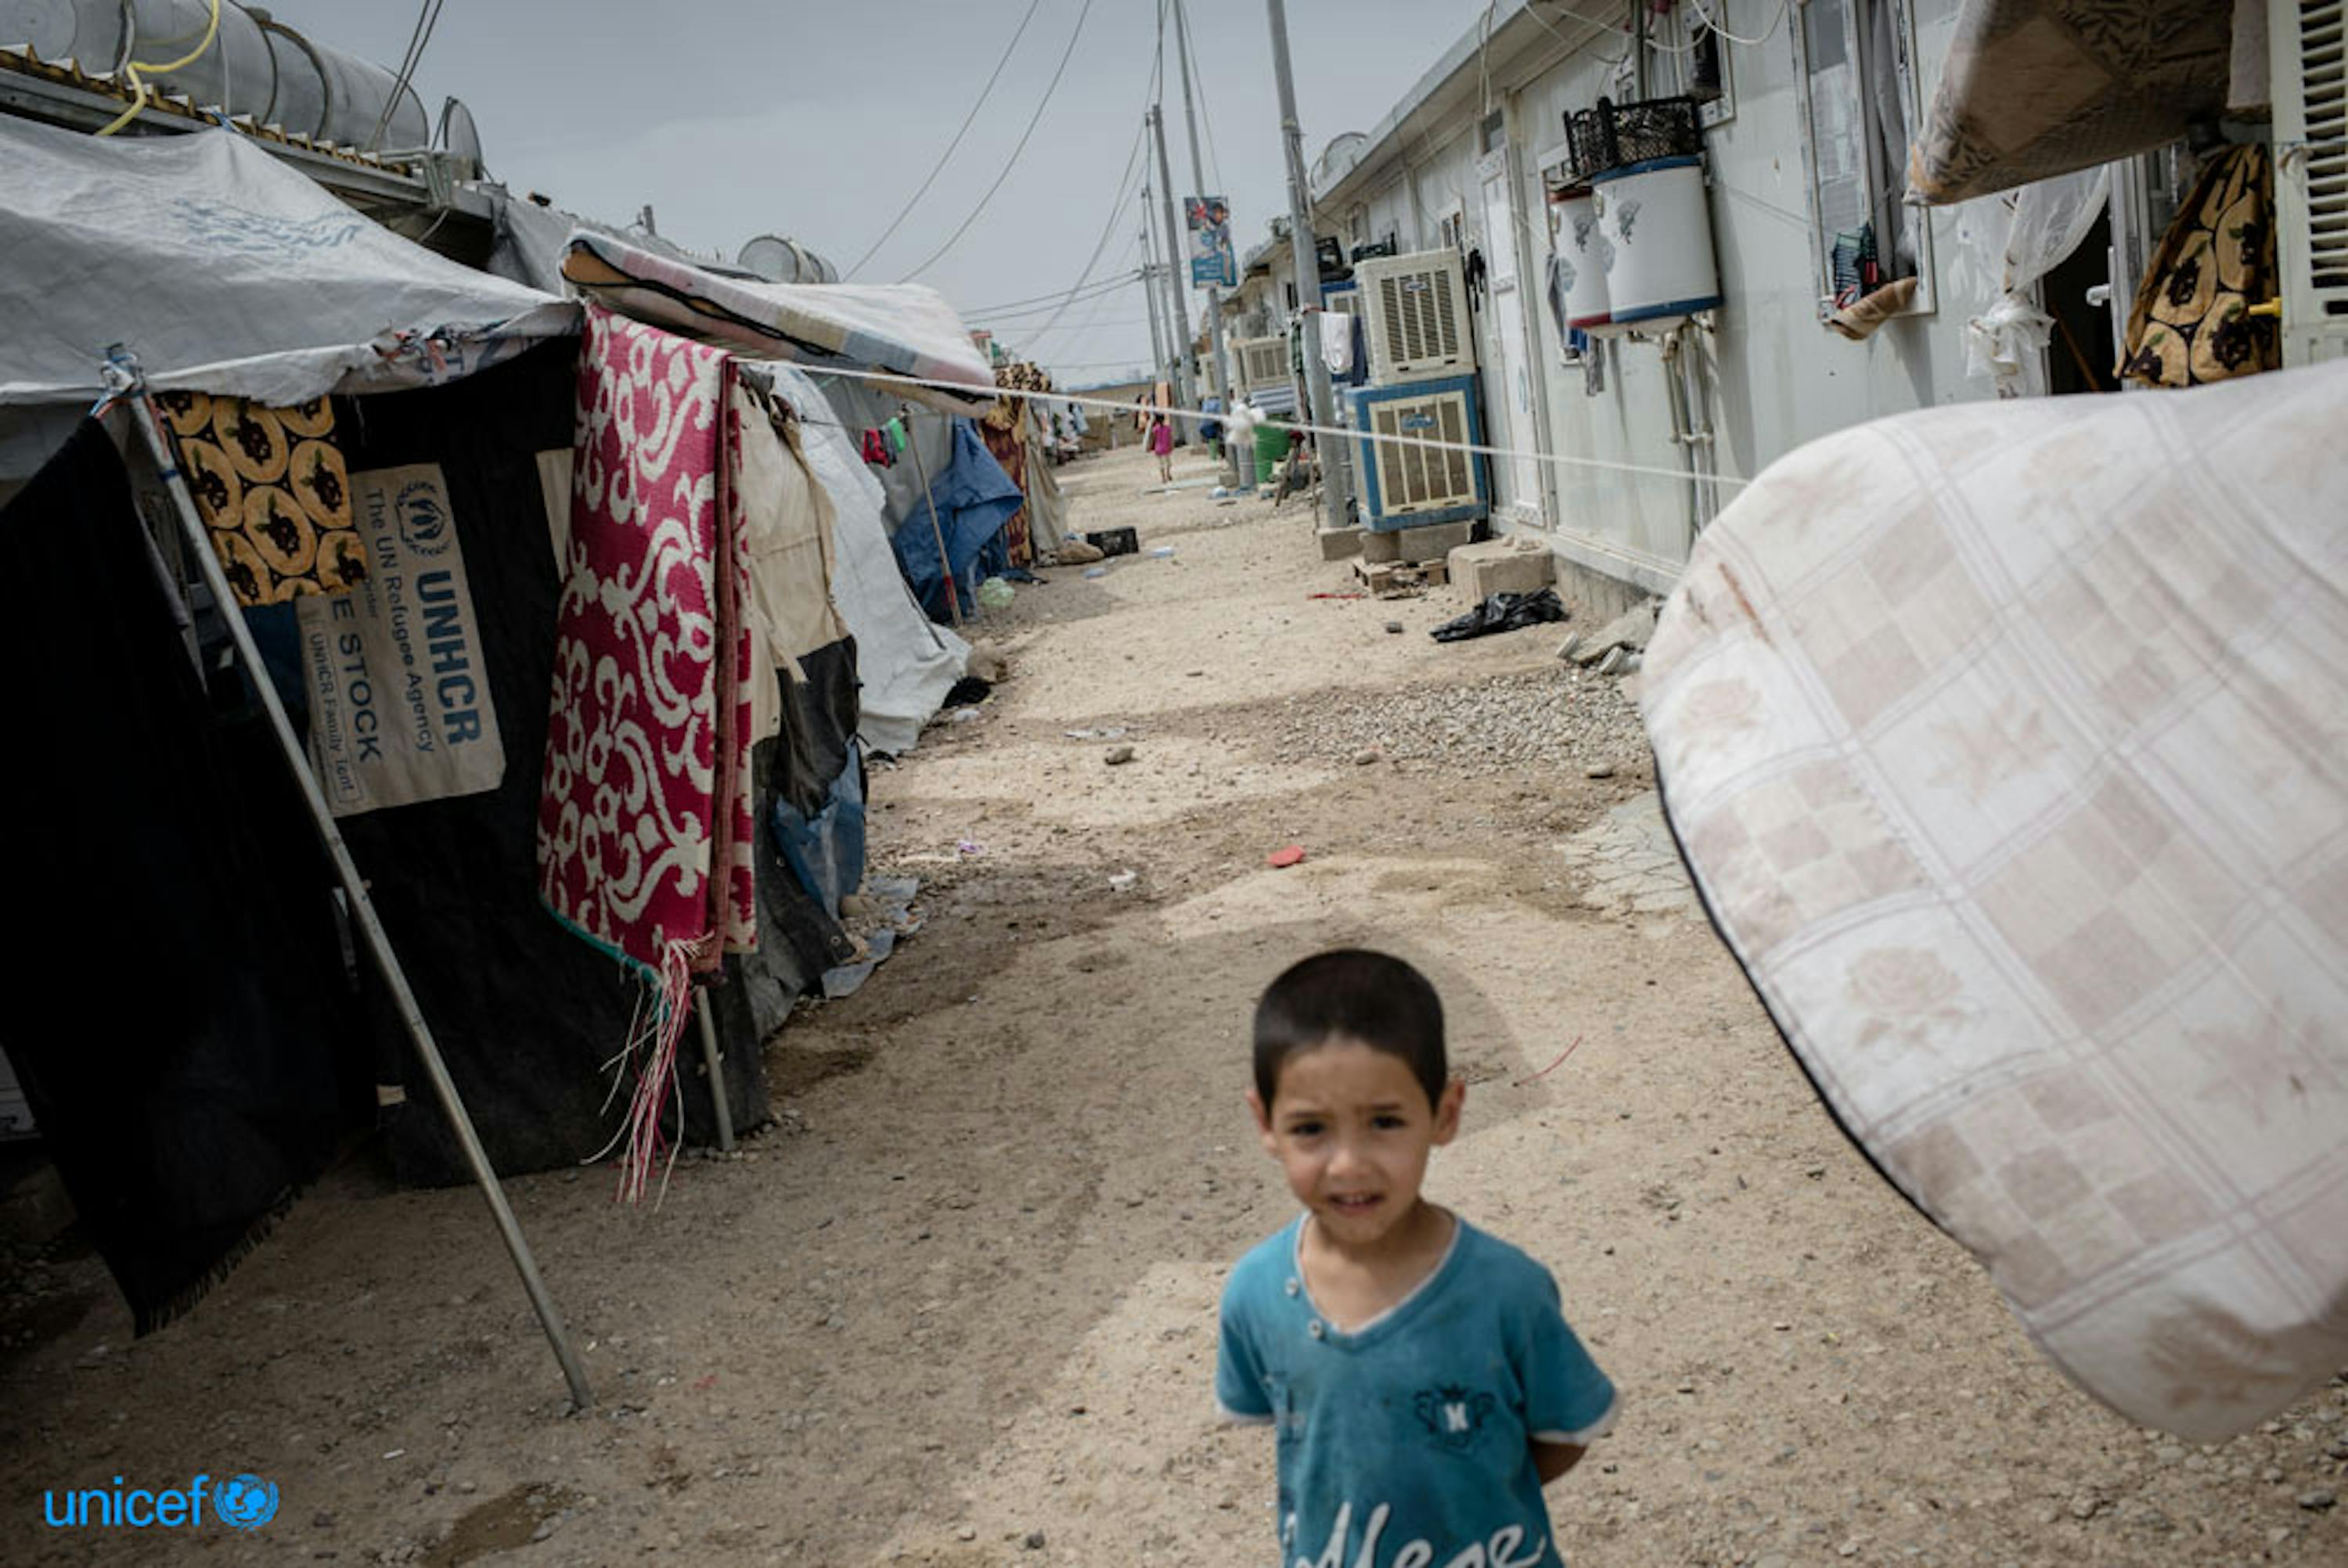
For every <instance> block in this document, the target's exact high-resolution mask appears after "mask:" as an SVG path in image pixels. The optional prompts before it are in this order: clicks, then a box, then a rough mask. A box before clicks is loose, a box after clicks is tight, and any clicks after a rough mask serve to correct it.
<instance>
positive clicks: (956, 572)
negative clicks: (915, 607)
mask: <svg viewBox="0 0 2348 1568" xmlns="http://www.w3.org/2000/svg"><path fill="white" fill-rule="evenodd" d="M975 423H976V422H975V421H973V420H968V419H957V420H955V421H954V422H953V448H952V456H950V457H949V459H948V461H947V463H946V466H945V471H944V472H943V473H942V474H936V475H932V477H931V480H930V497H929V500H928V501H927V502H923V503H921V504H919V505H917V506H916V507H915V509H914V510H913V511H912V513H911V515H910V516H909V517H908V518H907V520H906V522H905V525H904V526H903V527H901V528H899V529H898V530H897V533H896V537H895V538H894V539H893V540H892V541H891V542H892V543H893V544H894V545H895V547H896V551H897V560H898V564H899V565H900V566H901V567H902V568H903V569H904V573H905V579H906V580H907V581H908V582H910V583H911V584H912V587H913V596H914V598H916V599H917V600H920V601H921V604H922V609H924V610H927V611H929V613H930V616H931V618H932V620H943V619H945V617H946V614H947V612H948V604H947V597H946V584H947V580H948V579H952V580H953V582H954V583H955V584H957V585H959V588H958V591H959V595H960V598H959V602H960V603H961V604H963V605H964V606H969V605H971V604H973V603H975V602H976V601H977V600H976V595H977V592H978V576H977V573H976V572H975V570H974V568H975V567H976V565H977V563H978V559H979V556H980V554H981V552H983V550H984V549H985V548H986V546H987V545H988V543H989V542H990V541H992V540H993V539H994V538H995V536H997V535H998V534H1000V533H1001V532H1002V531H1003V528H1004V523H1005V522H1007V521H1008V520H1009V519H1010V518H1011V516H1012V515H1013V514H1014V513H1015V512H1017V511H1019V510H1020V509H1021V508H1022V507H1025V505H1026V497H1025V496H1024V495H1022V494H1021V493H1020V490H1019V487H1018V486H1016V485H1014V484H1013V483H1012V482H1011V479H1010V477H1009V476H1007V475H1006V474H1004V471H1003V465H1002V464H1000V463H998V462H996V461H995V459H994V455H993V454H992V453H990V452H989V451H988V450H987V447H986V445H985V444H984V443H983V442H982V441H981V440H980V439H979V437H978V432H977V429H976V427H975ZM932 504H934V505H935V507H936V523H935V527H934V528H932V524H931V512H930V506H931V505H932ZM941 535H942V536H943V538H944V543H945V553H946V556H947V558H948V559H947V560H946V561H943V562H942V561H940V560H939V559H938V540H939V537H940V536H941Z"/></svg>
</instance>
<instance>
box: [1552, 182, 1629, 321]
mask: <svg viewBox="0 0 2348 1568" xmlns="http://www.w3.org/2000/svg"><path fill="white" fill-rule="evenodd" d="M1550 204H1551V205H1552V206H1554V207H1555V208H1556V209H1557V237H1556V240H1555V241H1554V244H1555V246H1556V250H1557V261H1558V266H1559V268H1560V271H1561V272H1562V273H1563V275H1564V282H1565V324H1566V325H1567V326H1570V327H1580V328H1581V330H1582V331H1583V332H1598V331H1601V330H1603V329H1604V328H1605V327H1606V326H1607V325H1608V324H1609V323H1612V321H1613V320H1614V306H1613V302H1612V300H1611V299H1610V298H1609V297H1608V293H1607V287H1606V269H1607V266H1608V264H1609V263H1610V262H1611V261H1612V259H1613V254H1614V244H1613V241H1611V240H1609V239H1607V238H1606V236H1605V234H1604V233H1603V232H1602V231H1601V226H1600V224H1599V221H1598V206H1597V203H1596V202H1595V200H1592V198H1591V191H1590V188H1589V187H1588V186H1586V185H1581V186H1575V187H1572V188H1571V189H1570V190H1563V191H1560V192H1559V193H1558V194H1557V195H1556V196H1554V197H1551V198H1550Z"/></svg>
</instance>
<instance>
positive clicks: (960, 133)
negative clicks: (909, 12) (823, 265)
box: [839, 0, 1044, 282]
mask: <svg viewBox="0 0 2348 1568" xmlns="http://www.w3.org/2000/svg"><path fill="white" fill-rule="evenodd" d="M1043 4H1044V0H1027V14H1026V15H1025V16H1022V17H1020V18H1019V26H1018V27H1017V29H1016V30H1014V32H1013V33H1012V35H1011V42H1009V43H1008V44H1005V45H1004V46H1003V57H1002V58H1000V59H998V60H996V61H995V62H994V75H992V76H990V77H987V78H986V86H984V87H981V88H979V90H978V101H977V102H976V103H974V104H973V105H971V106H970V112H969V113H968V114H966V115H964V116H963V117H962V128H961V129H959V130H957V131H955V132H954V133H953V140H952V141H950V142H948V143H946V149H945V150H944V151H943V152H942V153H940V154H938V160H937V162H936V163H934V164H932V166H931V168H930V172H929V177H928V178H927V179H923V180H922V185H921V189H920V190H916V191H914V192H913V194H912V195H911V196H910V197H908V198H906V200H905V205H904V206H903V207H902V208H901V209H900V210H899V211H898V213H897V216H895V217H894V218H891V220H889V227H887V228H886V229H883V230H881V231H880V238H879V239H878V240H875V241H872V244H871V246H870V249H868V250H867V251H865V252H864V254H862V255H861V256H859V257H858V258H857V259H856V262H855V265H853V266H851V267H850V268H849V269H848V271H846V272H842V273H841V274H840V275H839V277H840V282H849V281H850V280H851V279H853V278H854V277H855V276H856V274H857V273H858V272H861V271H862V270H863V268H864V263H865V262H867V261H870V260H872V257H873V254H874V253H875V252H876V251H879V250H880V247H881V246H883V245H885V244H887V243H888V242H889V236H890V235H891V234H894V233H895V232H896V231H897V226H898V225H899V224H901V223H902V222H904V220H905V219H906V216H907V215H908V214H909V213H911V211H912V210H913V209H914V208H915V207H916V206H918V205H919V204H920V202H921V200H922V196H923V194H924V193H926V192H927V191H928V190H929V189H930V187H931V186H932V184H934V183H935V182H936V180H937V178H938V176H939V175H940V174H941V173H942V172H944V169H945V167H946V160H947V159H950V158H952V157H953V155H954V149H956V148H958V147H960V146H961V145H962V138H963V137H965V136H967V135H969V134H970V128H971V126H972V125H973V123H975V122H976V120H977V119H978V111H979V110H980V109H983V108H985V107H986V99H987V95H989V94H990V93H992V92H994V84H995V83H996V82H998V81H1000V80H1001V79H1002V77H1003V67H1005V66H1007V65H1009V64H1010V63H1011V52H1012V51H1013V50H1014V49H1016V48H1017V47H1018V46H1019V40H1020V39H1021V37H1023V36H1025V34H1026V32H1027V24H1028V23H1030V22H1032V21H1034V20H1035V12H1036V10H1037V9H1038V8H1039V7H1040V6H1042V5H1043Z"/></svg>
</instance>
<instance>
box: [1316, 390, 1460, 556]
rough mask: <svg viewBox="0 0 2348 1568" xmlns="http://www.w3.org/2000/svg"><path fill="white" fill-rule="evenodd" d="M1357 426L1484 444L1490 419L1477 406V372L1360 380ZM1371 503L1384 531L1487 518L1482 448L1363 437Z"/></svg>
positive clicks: (1374, 520)
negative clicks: (1395, 382) (1394, 381)
mask: <svg viewBox="0 0 2348 1568" xmlns="http://www.w3.org/2000/svg"><path fill="white" fill-rule="evenodd" d="M1351 400H1352V406H1353V410H1354V428H1355V429H1356V430H1363V431H1366V432H1368V433H1369V434H1370V435H1372V436H1401V437H1406V438H1411V439H1415V440H1422V441H1443V442H1450V443H1454V444H1456V445H1457V446H1482V445H1483V443H1484V424H1483V420H1482V419H1481V417H1479V415H1478V411H1477V407H1476V377H1474V376H1473V375H1447V376H1440V377H1437V378H1435V379H1433V380H1428V381H1410V382H1405V383H1403V384H1401V385H1399V386H1364V387H1357V388H1355V389H1354V392H1353V393H1352V394H1351ZM1356 451H1357V452H1358V454H1359V456H1360V461H1361V471H1362V477H1363V485H1362V490H1363V497H1364V507H1365V512H1366V514H1367V516H1368V518H1369V525H1370V527H1371V528H1373V529H1374V530H1375V531H1378V532H1381V533H1384V532H1391V531H1393V530H1395V529H1398V528H1426V527H1429V526H1431V525H1433V524H1436V523H1456V522H1459V521H1462V520H1464V519H1468V518H1481V517H1485V516H1487V515H1488V514H1489V513H1490V511H1491V509H1492V494H1491V487H1490V486H1489V484H1488V481H1487V479H1486V477H1485V474H1484V458H1483V456H1482V454H1480V453H1476V452H1465V451H1459V450H1457V449H1456V447H1455V449H1444V448H1436V447H1427V446H1406V445H1403V444H1402V443H1400V442H1396V441H1364V442H1361V443H1359V445H1358V446H1357V447H1356Z"/></svg>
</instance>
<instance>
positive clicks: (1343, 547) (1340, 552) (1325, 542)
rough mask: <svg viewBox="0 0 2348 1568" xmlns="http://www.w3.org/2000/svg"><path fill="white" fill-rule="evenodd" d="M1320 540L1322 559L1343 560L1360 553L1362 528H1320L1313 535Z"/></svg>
mask: <svg viewBox="0 0 2348 1568" xmlns="http://www.w3.org/2000/svg"><path fill="white" fill-rule="evenodd" d="M1313 537H1314V538H1318V539H1319V540H1320V541H1321V559H1323V560H1344V559H1345V558H1346V557H1348V556H1357V555H1359V554H1361V553H1362V530H1361V529H1359V528H1322V529H1320V530H1319V531H1318V532H1316V533H1315V534H1314V536H1313Z"/></svg>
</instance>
